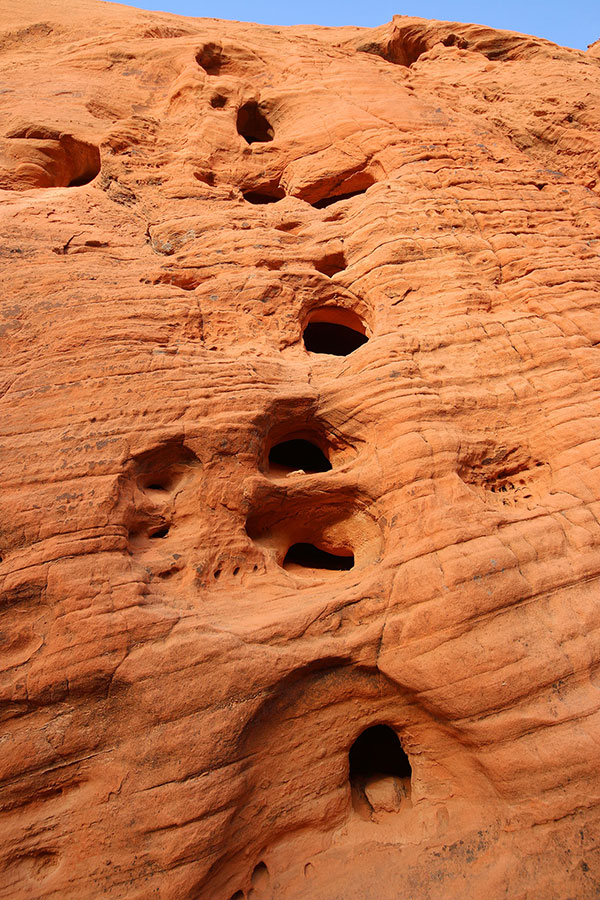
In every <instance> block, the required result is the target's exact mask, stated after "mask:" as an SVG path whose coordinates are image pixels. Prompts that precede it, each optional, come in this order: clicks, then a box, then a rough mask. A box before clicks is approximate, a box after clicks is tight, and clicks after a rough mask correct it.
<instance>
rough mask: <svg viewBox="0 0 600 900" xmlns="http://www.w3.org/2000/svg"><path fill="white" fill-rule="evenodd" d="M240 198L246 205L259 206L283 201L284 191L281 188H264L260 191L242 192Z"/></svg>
mask: <svg viewBox="0 0 600 900" xmlns="http://www.w3.org/2000/svg"><path fill="white" fill-rule="evenodd" d="M242 196H243V198H244V200H246V201H247V202H248V203H254V204H255V205H257V206H260V205H262V204H263V203H277V202H278V201H279V200H283V198H284V197H285V191H283V190H282V189H281V188H272V189H266V188H265V189H263V190H262V191H244V192H243V194H242Z"/></svg>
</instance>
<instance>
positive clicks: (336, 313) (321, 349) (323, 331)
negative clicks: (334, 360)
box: [303, 307, 369, 356]
mask: <svg viewBox="0 0 600 900" xmlns="http://www.w3.org/2000/svg"><path fill="white" fill-rule="evenodd" d="M303 337H304V346H305V347H306V349H307V350H308V351H309V352H310V353H327V354H329V355H331V356H348V354H350V353H353V352H354V351H355V350H358V348H359V347H361V346H362V345H363V344H366V342H367V341H368V340H369V339H368V337H367V334H366V328H365V326H364V324H363V322H362V321H361V319H360V318H359V317H358V316H357V315H356V313H354V312H352V310H349V309H341V308H339V307H323V308H321V309H316V310H314V311H313V312H312V313H311V315H310V317H309V319H308V322H307V324H306V326H305V328H304V335H303Z"/></svg>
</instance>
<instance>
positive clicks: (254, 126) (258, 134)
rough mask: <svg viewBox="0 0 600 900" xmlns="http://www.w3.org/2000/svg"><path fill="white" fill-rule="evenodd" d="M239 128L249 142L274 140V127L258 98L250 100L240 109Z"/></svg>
mask: <svg viewBox="0 0 600 900" xmlns="http://www.w3.org/2000/svg"><path fill="white" fill-rule="evenodd" d="M237 130H238V134H240V135H241V136H242V137H243V138H244V140H245V141H246V143H248V144H260V143H265V142H266V141H272V140H273V134H274V132H273V128H272V127H271V124H270V122H269V120H268V119H267V117H266V116H265V114H264V112H263V111H262V110H261V108H260V106H259V105H258V103H257V102H256V100H249V101H248V102H247V103H244V105H243V106H240V108H239V109H238V114H237Z"/></svg>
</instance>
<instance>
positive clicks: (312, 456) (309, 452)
mask: <svg viewBox="0 0 600 900" xmlns="http://www.w3.org/2000/svg"><path fill="white" fill-rule="evenodd" d="M269 468H270V470H271V472H274V473H275V474H277V473H278V472H281V473H282V474H283V473H287V472H295V471H297V470H298V469H301V470H302V471H303V472H328V471H329V470H330V469H331V463H330V462H329V460H328V459H327V457H326V456H325V454H324V453H323V451H322V450H321V448H320V447H318V446H317V445H316V444H313V443H312V441H307V440H306V439H305V438H291V439H288V440H287V441H280V443H278V444H275V445H274V446H273V447H271V450H270V452H269Z"/></svg>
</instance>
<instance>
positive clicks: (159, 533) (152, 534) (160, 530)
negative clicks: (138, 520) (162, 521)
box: [148, 525, 169, 538]
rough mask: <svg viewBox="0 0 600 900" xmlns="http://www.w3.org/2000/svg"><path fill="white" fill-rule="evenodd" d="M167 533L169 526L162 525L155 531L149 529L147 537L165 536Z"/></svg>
mask: <svg viewBox="0 0 600 900" xmlns="http://www.w3.org/2000/svg"><path fill="white" fill-rule="evenodd" d="M168 533H169V526H168V525H163V526H162V527H161V528H157V529H156V531H151V532H150V534H149V535H148V537H151V538H166V536H167V535H168Z"/></svg>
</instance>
